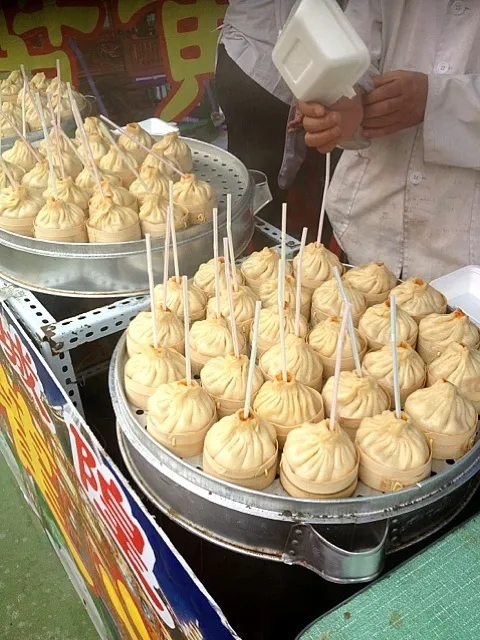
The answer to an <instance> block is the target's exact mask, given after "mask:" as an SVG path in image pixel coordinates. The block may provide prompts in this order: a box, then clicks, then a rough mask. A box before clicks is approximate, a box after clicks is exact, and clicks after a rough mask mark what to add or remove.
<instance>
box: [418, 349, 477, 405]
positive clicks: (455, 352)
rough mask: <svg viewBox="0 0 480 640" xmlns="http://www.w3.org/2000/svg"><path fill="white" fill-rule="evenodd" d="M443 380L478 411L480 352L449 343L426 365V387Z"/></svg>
mask: <svg viewBox="0 0 480 640" xmlns="http://www.w3.org/2000/svg"><path fill="white" fill-rule="evenodd" d="M441 378H444V379H445V380H448V381H449V382H451V383H452V384H454V385H455V386H456V387H458V388H459V389H460V392H461V393H462V394H463V395H464V396H465V397H466V398H468V399H469V400H471V401H472V402H473V404H474V405H475V408H476V409H477V411H480V351H478V350H476V349H470V348H469V347H467V346H465V345H464V344H461V343H459V342H451V343H450V344H449V345H448V347H446V348H445V350H444V352H443V353H441V354H440V355H439V356H438V357H437V358H435V360H433V361H432V362H431V363H430V364H429V365H428V373H427V386H429V387H431V386H432V385H433V384H434V383H435V382H436V381H437V380H440V379H441Z"/></svg>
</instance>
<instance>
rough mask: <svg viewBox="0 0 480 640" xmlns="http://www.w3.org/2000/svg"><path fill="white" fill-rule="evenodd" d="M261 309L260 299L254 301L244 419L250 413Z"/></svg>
mask: <svg viewBox="0 0 480 640" xmlns="http://www.w3.org/2000/svg"><path fill="white" fill-rule="evenodd" d="M261 309H262V303H261V302H260V301H257V302H256V303H255V318H254V320H253V335H252V349H251V352H250V364H249V367H248V379H247V392H246V394H245V404H244V406H243V417H244V419H245V420H246V419H247V418H248V416H249V415H250V401H251V399H252V388H253V376H254V373H255V360H256V359H257V344H258V326H259V324H260V311H261Z"/></svg>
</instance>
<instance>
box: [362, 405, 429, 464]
mask: <svg viewBox="0 0 480 640" xmlns="http://www.w3.org/2000/svg"><path fill="white" fill-rule="evenodd" d="M355 442H356V443H357V445H358V447H359V449H360V451H361V452H363V453H365V454H366V455H367V456H369V457H370V458H372V459H373V460H375V461H376V462H378V463H380V464H381V465H383V466H385V467H390V468H392V469H399V470H402V471H406V470H409V469H416V468H418V467H421V466H423V465H424V464H426V463H427V462H428V460H429V458H430V448H429V445H428V442H427V440H426V438H425V436H424V434H423V433H422V431H421V430H420V429H419V428H418V427H416V426H415V425H414V424H413V422H412V421H411V420H410V419H409V418H408V416H407V415H405V414H402V417H401V418H397V417H396V415H395V412H394V411H384V412H383V413H381V414H379V415H376V416H372V417H370V418H364V419H363V420H362V422H361V424H360V427H359V429H358V431H357V436H356V439H355Z"/></svg>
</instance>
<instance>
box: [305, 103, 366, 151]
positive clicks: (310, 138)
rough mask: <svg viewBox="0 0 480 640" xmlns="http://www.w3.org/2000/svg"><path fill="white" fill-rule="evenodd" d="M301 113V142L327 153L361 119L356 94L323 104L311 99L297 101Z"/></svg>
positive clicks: (354, 129) (361, 108)
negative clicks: (303, 140) (302, 131)
mask: <svg viewBox="0 0 480 640" xmlns="http://www.w3.org/2000/svg"><path fill="white" fill-rule="evenodd" d="M299 109H300V111H301V113H302V114H303V128H304V129H305V131H306V134H305V143H306V144H307V146H308V147H315V148H316V149H318V151H320V152H321V153H330V152H331V151H333V150H334V149H335V147H336V146H337V145H338V144H339V143H340V142H342V141H347V140H350V139H351V138H353V136H354V135H355V133H356V131H357V129H358V127H359V126H360V124H361V122H362V120H363V106H362V99H361V96H360V95H357V96H355V98H340V100H338V101H337V102H335V103H334V104H332V105H330V106H329V107H325V106H323V105H321V104H318V103H315V102H299Z"/></svg>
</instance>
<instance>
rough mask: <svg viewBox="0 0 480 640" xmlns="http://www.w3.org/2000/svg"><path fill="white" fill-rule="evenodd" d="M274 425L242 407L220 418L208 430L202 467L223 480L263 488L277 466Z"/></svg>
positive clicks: (252, 487) (271, 480)
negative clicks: (245, 412) (246, 414)
mask: <svg viewBox="0 0 480 640" xmlns="http://www.w3.org/2000/svg"><path fill="white" fill-rule="evenodd" d="M277 455H278V448H277V438H276V434H275V429H273V427H270V426H269V425H267V424H265V423H264V422H263V421H261V420H260V419H259V418H258V417H256V416H254V415H253V413H252V412H250V414H249V415H248V416H244V413H243V409H239V410H238V411H237V412H236V413H234V414H233V415H230V416H226V417H224V418H222V419H221V420H219V422H217V423H216V424H214V425H213V427H212V428H211V429H210V430H209V432H208V433H207V436H206V438H205V446H204V448H203V470H204V471H205V472H206V473H208V474H210V475H213V476H215V477H217V478H220V479H221V480H226V481H227V482H232V483H233V484H238V485H240V486H243V487H247V488H249V489H256V490H258V491H261V490H262V489H266V488H267V487H268V486H269V485H270V484H272V482H273V480H274V479H275V471H276V468H277Z"/></svg>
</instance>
